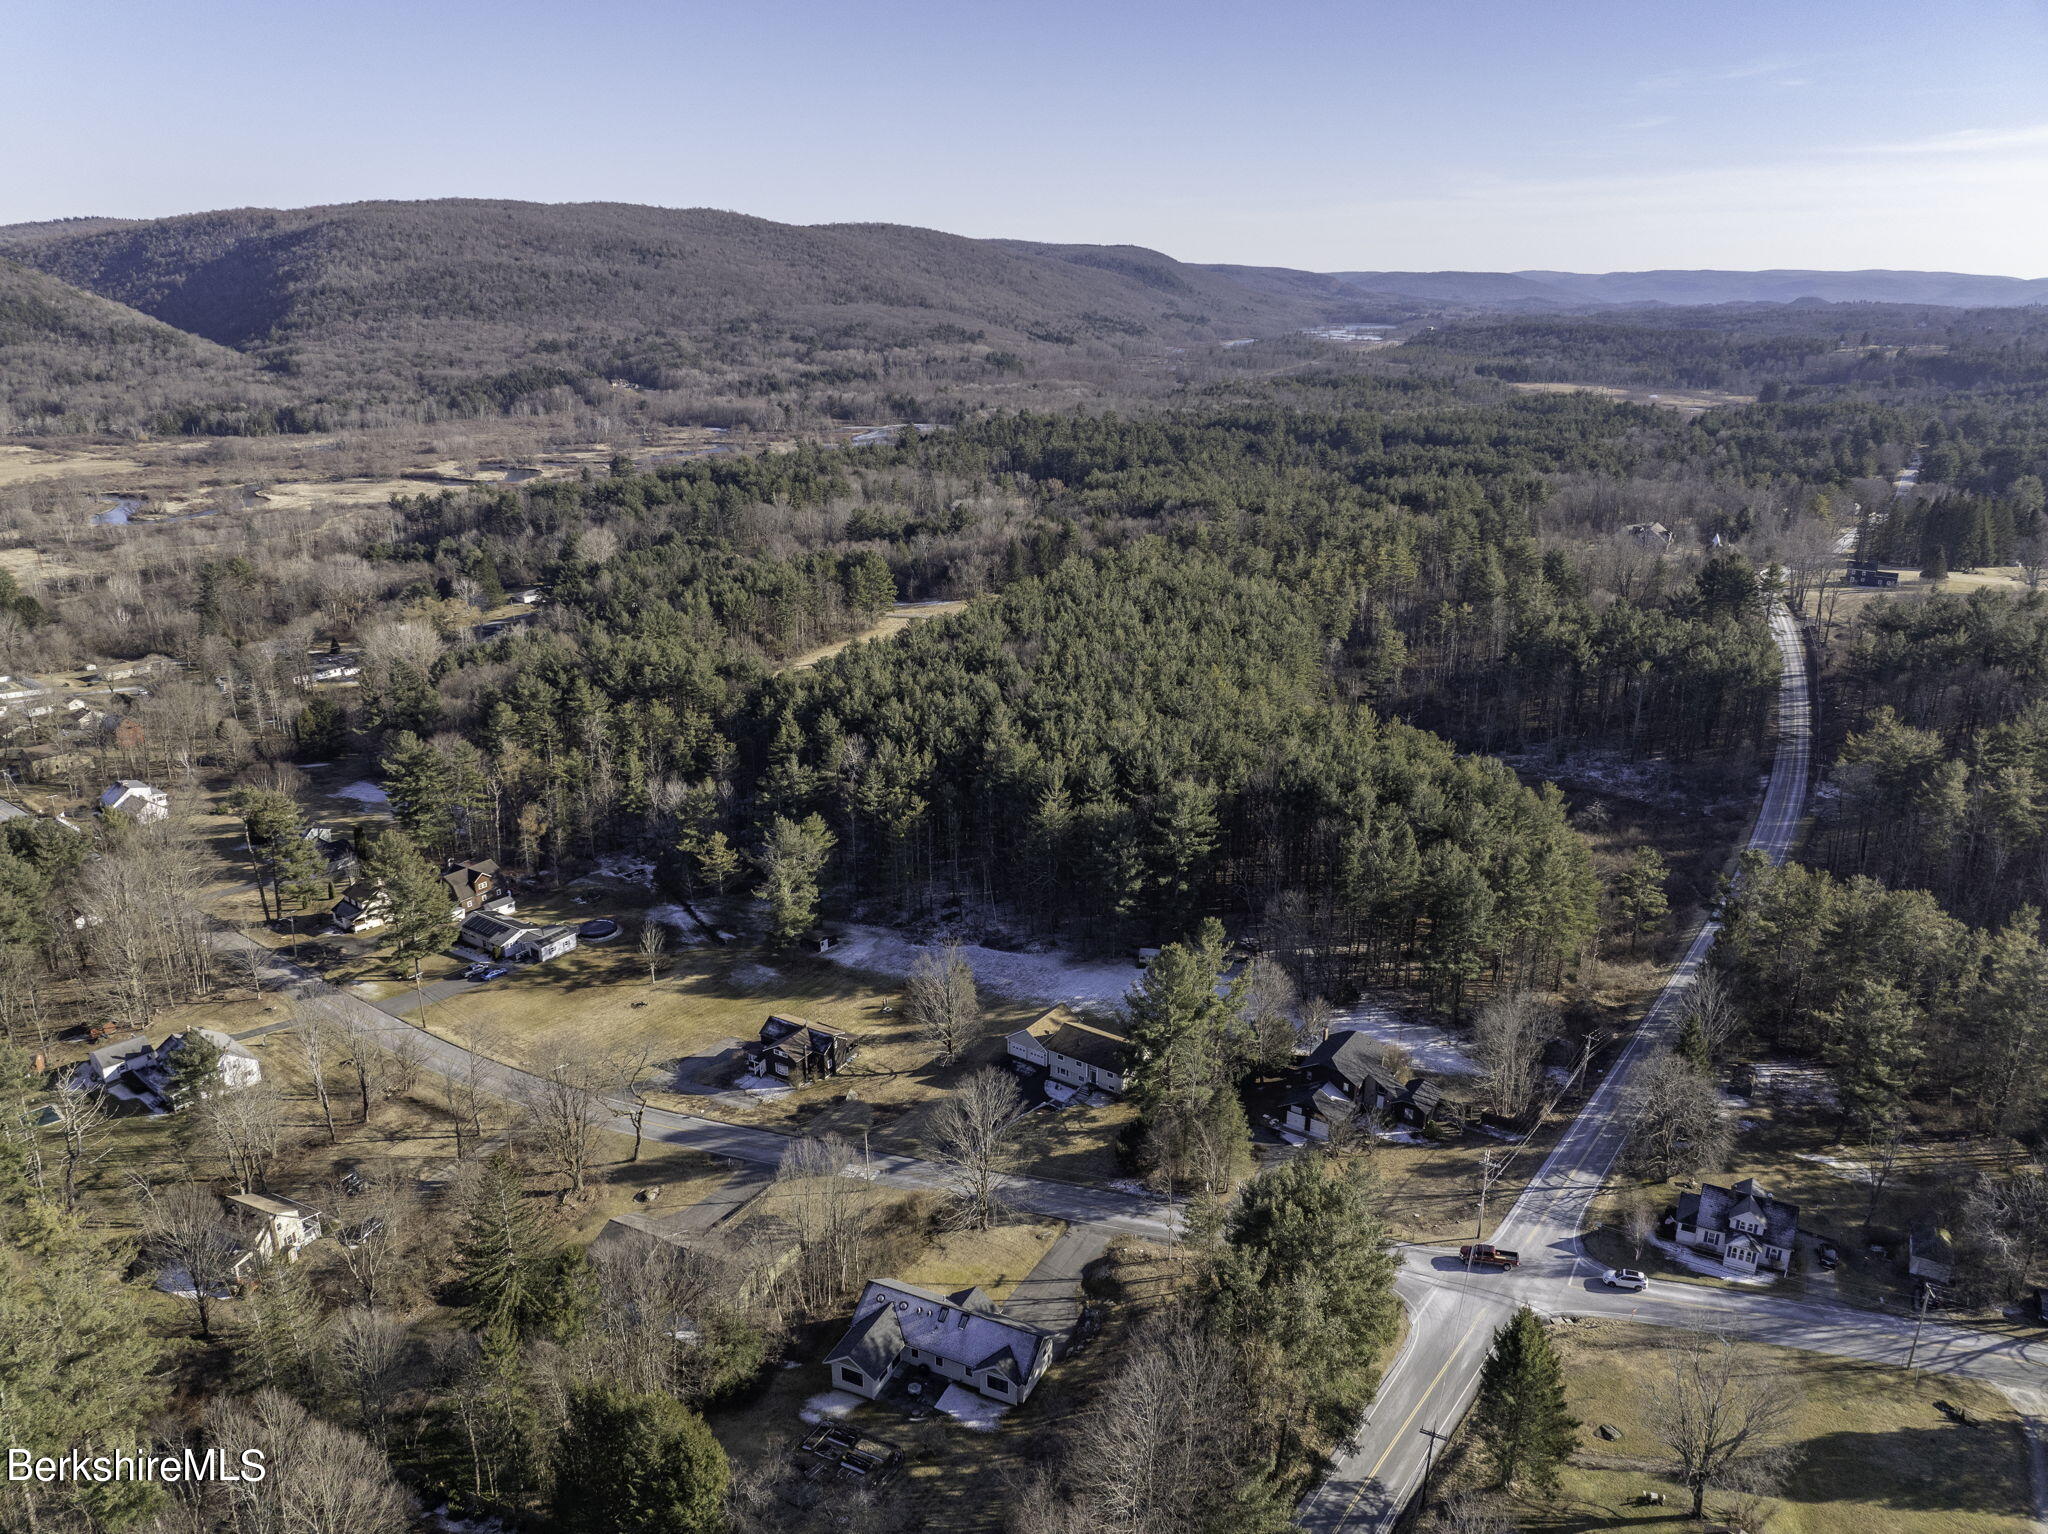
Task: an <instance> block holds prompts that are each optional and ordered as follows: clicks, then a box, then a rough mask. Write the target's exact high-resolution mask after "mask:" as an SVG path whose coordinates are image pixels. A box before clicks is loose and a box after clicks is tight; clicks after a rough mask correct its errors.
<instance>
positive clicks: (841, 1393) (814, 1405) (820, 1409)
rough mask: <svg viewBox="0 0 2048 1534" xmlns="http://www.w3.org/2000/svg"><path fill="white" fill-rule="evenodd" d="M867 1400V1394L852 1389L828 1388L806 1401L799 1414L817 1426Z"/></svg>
mask: <svg viewBox="0 0 2048 1534" xmlns="http://www.w3.org/2000/svg"><path fill="white" fill-rule="evenodd" d="M865 1400H866V1397H865V1396H857V1395H855V1394H854V1393H853V1392H852V1391H851V1390H828V1391H826V1392H825V1393H824V1394H823V1395H815V1396H812V1397H811V1398H810V1399H809V1400H808V1401H806V1402H804V1404H803V1406H802V1408H801V1409H800V1410H799V1411H798V1412H797V1416H799V1417H801V1418H802V1419H803V1420H804V1421H806V1422H808V1423H810V1424H811V1426H813V1427H816V1426H818V1424H820V1423H822V1422H832V1421H836V1420H837V1419H838V1418H840V1417H843V1416H845V1415H846V1414H847V1413H848V1412H850V1411H852V1410H853V1409H854V1408H855V1407H856V1406H859V1405H861V1404H862V1403H863V1402H864V1401H865Z"/></svg>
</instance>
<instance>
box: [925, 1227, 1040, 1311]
mask: <svg viewBox="0 0 2048 1534" xmlns="http://www.w3.org/2000/svg"><path fill="white" fill-rule="evenodd" d="M1065 1229H1066V1226H1064V1225H1062V1224H1061V1223H1059V1222H1058V1221H1057V1220H1052V1221H1043V1220H1041V1221H1027V1222H1024V1223H1020V1224H1015V1225H992V1226H990V1227H989V1228H988V1229H987V1230H954V1231H944V1232H941V1233H940V1234H939V1235H938V1236H936V1237H934V1238H933V1240H932V1244H931V1245H930V1246H929V1247H927V1248H926V1249H925V1252H924V1255H922V1256H921V1257H919V1258H918V1259H917V1261H915V1262H914V1263H912V1264H911V1265H910V1267H909V1268H908V1270H906V1271H904V1272H901V1273H898V1274H896V1275H894V1276H895V1277H897V1278H900V1279H902V1280H903V1281H904V1282H905V1283H908V1284H922V1285H924V1286H925V1287H926V1288H928V1289H937V1290H940V1291H943V1292H949V1293H950V1292H951V1291H953V1290H956V1289H966V1288H970V1287H979V1288H981V1289H983V1290H986V1291H987V1293H988V1296H989V1298H990V1299H992V1300H995V1301H996V1302H997V1303H998V1304H1000V1303H1001V1302H1002V1301H1004V1300H1006V1299H1008V1298H1009V1297H1010V1294H1011V1292H1012V1291H1013V1290H1015V1289H1016V1287H1017V1285H1018V1284H1020V1283H1022V1282H1023V1281H1024V1279H1025V1278H1026V1277H1028V1276H1029V1275H1030V1272H1031V1270H1032V1269H1033V1268H1035V1267H1037V1266H1038V1263H1039V1259H1040V1258H1042V1257H1044V1256H1045V1254H1046V1253H1047V1252H1049V1251H1051V1250H1052V1244H1053V1243H1054V1242H1055V1241H1057V1240H1059V1238H1060V1233H1061V1232H1062V1231H1064V1230H1065Z"/></svg>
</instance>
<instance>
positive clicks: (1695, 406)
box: [1508, 383, 1756, 416]
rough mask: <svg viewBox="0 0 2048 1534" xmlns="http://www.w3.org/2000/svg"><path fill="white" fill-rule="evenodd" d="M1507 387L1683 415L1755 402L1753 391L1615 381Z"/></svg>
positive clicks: (1532, 384)
mask: <svg viewBox="0 0 2048 1534" xmlns="http://www.w3.org/2000/svg"><path fill="white" fill-rule="evenodd" d="M1508 387H1509V388H1510V389H1519V390H1521V391H1522V392H1523V393H1525V394H1598V395H1602V396H1604V397H1605V398H1607V399H1612V400H1625V401H1627V402H1628V403H1629V404H1632V405H1656V406H1658V407H1659V408H1660V409H1664V410H1676V411H1677V412H1678V413H1679V414H1680V415H1687V416H1694V415H1699V414H1702V413H1703V412H1705V411H1708V410H1718V409H1720V408H1721V407H1722V406H1724V405H1754V404H1755V403H1756V396H1755V395H1754V394H1723V393H1720V392H1717V391H1715V390H1712V389H1648V388H1640V387H1628V388H1623V387H1621V386H1619V385H1617V384H1582V383H1511V384H1509V385H1508Z"/></svg>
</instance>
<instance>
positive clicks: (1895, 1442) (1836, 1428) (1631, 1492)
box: [1453, 1320, 2032, 1534]
mask: <svg viewBox="0 0 2048 1534" xmlns="http://www.w3.org/2000/svg"><path fill="white" fill-rule="evenodd" d="M1551 1335H1552V1337H1553V1338H1554V1339H1555V1340H1556V1341H1557V1343H1558V1346H1559V1350H1560V1352H1561V1354H1562V1357H1563V1362H1564V1366H1565V1378H1566V1381H1567V1385H1568V1388H1569V1391H1570V1396H1571V1409H1572V1412H1573V1414H1574V1415H1576V1416H1577V1417H1578V1418H1579V1419H1580V1420H1581V1421H1582V1422H1584V1423H1585V1424H1586V1432H1585V1435H1584V1446H1583V1447H1582V1448H1581V1449H1580V1451H1579V1453H1578V1456H1577V1457H1576V1459H1575V1460H1574V1462H1573V1463H1572V1464H1571V1465H1569V1466H1568V1467H1567V1468H1566V1470H1565V1475H1564V1486H1563V1490H1562V1492H1561V1494H1560V1496H1559V1497H1558V1498H1557V1500H1556V1501H1555V1502H1552V1503H1540V1502H1528V1503H1522V1504H1518V1505H1517V1507H1516V1509H1515V1511H1516V1515H1517V1520H1518V1523H1519V1526H1520V1527H1521V1528H1523V1529H1524V1530H1531V1531H1536V1530H1541V1531H1550V1534H1591V1531H1594V1530H1599V1531H1601V1534H1629V1531H1644V1534H1647V1531H1673V1534H1675V1531H1678V1530H1682V1529H1689V1528H1698V1527H1700V1526H1699V1525H1697V1524H1694V1523H1692V1522H1691V1520H1690V1519H1689V1518H1688V1517H1687V1516H1686V1514H1687V1512H1688V1511H1689V1508H1690V1498H1689V1497H1688V1496H1686V1495H1685V1494H1684V1493H1683V1492H1682V1491H1681V1489H1680V1488H1679V1486H1678V1484H1677V1482H1676V1481H1674V1480H1673V1479H1672V1478H1671V1477H1670V1476H1669V1475H1668V1474H1666V1473H1665V1470H1664V1463H1665V1461H1664V1456H1663V1454H1662V1452H1661V1450H1660V1449H1659V1446H1658V1445H1657V1444H1656V1442H1655V1440H1654V1439H1653V1438H1652V1436H1651V1433H1650V1430H1649V1427H1648V1424H1647V1422H1646V1420H1645V1411H1646V1408H1647V1406H1648V1403H1649V1400H1650V1397H1651V1392H1652V1390H1653V1389H1654V1388H1655V1386H1656V1384H1657V1382H1658V1381H1659V1380H1660V1379H1662V1378H1663V1377H1664V1376H1665V1374H1666V1372H1667V1371H1668V1369H1669V1362H1668V1355H1667V1353H1666V1351H1665V1349H1666V1348H1667V1347H1668V1345H1669V1344H1670V1343H1671V1342H1672V1341H1673V1340H1674V1337H1675V1334H1673V1333H1670V1332H1662V1331H1659V1330H1657V1329H1656V1328H1652V1327H1644V1326H1637V1325H1634V1324H1632V1323H1628V1322H1621V1321H1604V1320H1603V1321H1581V1322H1578V1323H1576V1324H1565V1325H1559V1326H1556V1327H1554V1328H1553V1329H1552V1332H1551ZM1757 1352H1758V1354H1759V1356H1760V1358H1761V1359H1762V1360H1763V1361H1764V1363H1765V1366H1766V1367H1767V1368H1769V1369H1770V1370H1771V1371H1772V1372H1773V1373H1776V1374H1782V1375H1785V1376H1789V1377H1791V1378H1792V1379H1793V1380H1794V1381H1796V1383H1797V1385H1798V1387H1799V1389H1800V1391H1801V1392H1802V1395H1803V1400H1802V1403H1801V1405H1800V1407H1799V1410H1798V1413H1797V1415H1796V1416H1795V1418H1794V1420H1793V1429H1792V1437H1793V1439H1794V1441H1795V1442H1796V1443H1797V1444H1798V1446H1799V1459H1798V1462H1797V1464H1796V1466H1795V1468H1794V1469H1793V1471H1792V1474H1791V1475H1790V1477H1789V1478H1788V1479H1787V1481H1786V1484H1785V1487H1784V1490H1783V1493H1782V1495H1780V1496H1778V1497H1775V1498H1772V1499H1770V1500H1768V1501H1767V1502H1766V1503H1765V1504H1764V1514H1763V1516H1762V1517H1760V1518H1758V1519H1756V1520H1755V1521H1753V1522H1751V1523H1749V1524H1748V1525H1747V1526H1748V1527H1750V1528H1752V1529H1758V1530H1763V1529H1768V1530H1770V1531H1771V1534H2027V1531H2028V1530H2029V1529H2030V1528H2031V1527H2032V1525H2031V1524H2030V1523H2029V1522H2028V1519H2027V1513H2028V1510H2029V1508H2030V1506H2031V1500H2030V1499H2031V1492H2030V1488H2029V1480H2028V1472H2027V1451H2026V1446H2025V1442H2024V1438H2023V1433H2022V1429H2021V1426H2020V1419H2019V1417H2018V1415H2017V1414H2016V1413H2015V1412H2014V1411H2013V1409H2012V1407H2011V1406H2010V1405H2009V1404H2008V1403H2007V1402H2006V1400H2005V1398H2004V1397H2003V1396H2001V1395H1999V1394H1998V1393H1997V1392H1996V1391H1993V1390H1991V1389H1989V1388H1987V1387H1985V1386H1982V1385H1978V1384H1975V1383H1973V1382H1971V1381H1968V1380H1960V1379H1956V1378H1954V1377H1953V1376H1950V1377H1944V1378H1939V1379H1937V1378H1936V1377H1934V1376H1932V1375H1929V1374H1924V1373H1913V1372H1909V1371H1906V1370H1903V1369H1890V1368H1884V1367H1881V1366H1879V1365H1876V1364H1866V1363H1858V1362H1854V1361H1851V1360H1846V1359H1839V1358H1829V1357H1826V1356H1824V1355H1822V1354H1819V1353H1803V1352H1798V1351H1795V1350H1793V1349H1790V1348H1759V1349H1758V1350H1757ZM1937 1399H1940V1400H1946V1401H1949V1402H1952V1403H1954V1404H1956V1405H1958V1406H1961V1407H1964V1408H1966V1409H1967V1410H1968V1411H1969V1412H1970V1414H1971V1415H1972V1416H1974V1417H1976V1418H1977V1419H1978V1420H1979V1424H1980V1425H1978V1426H1975V1427H1959V1426H1955V1425H1953V1424H1951V1423H1950V1422H1949V1421H1948V1420H1947V1419H1946V1418H1945V1417H1943V1416H1942V1415H1941V1413H1939V1412H1938V1411H1936V1410H1935V1408H1934V1402H1935V1401H1936V1400H1937ZM1602 1423H1607V1424H1611V1425H1613V1426H1615V1427H1618V1428H1620V1429H1621V1432H1622V1436H1621V1438H1620V1439H1619V1440H1617V1441H1615V1442H1613V1443H1608V1442H1605V1441H1603V1440H1601V1439H1599V1438H1596V1437H1594V1436H1593V1435H1592V1429H1593V1428H1594V1427H1595V1426H1597V1425H1599V1424H1602ZM1453 1474H1454V1477H1459V1478H1463V1479H1464V1480H1466V1481H1467V1482H1469V1481H1471V1480H1473V1479H1476V1478H1477V1467H1476V1466H1475V1465H1473V1464H1472V1463H1471V1462H1470V1461H1469V1460H1465V1461H1464V1462H1463V1463H1461V1464H1459V1466H1458V1467H1457V1469H1456V1470H1455V1471H1454V1472H1453ZM1646 1491H1661V1492H1662V1493H1663V1494H1664V1496H1665V1499H1666V1505H1665V1506H1663V1507H1657V1508H1643V1507H1638V1506H1636V1505H1635V1499H1636V1498H1637V1497H1638V1496H1639V1495H1640V1494H1642V1493H1643V1492H1646ZM1720 1500H1721V1499H1718V1498H1714V1497H1709V1499H1708V1508H1709V1511H1710V1512H1711V1511H1713V1509H1714V1508H1715V1506H1716V1504H1717V1502H1719V1501H1720Z"/></svg>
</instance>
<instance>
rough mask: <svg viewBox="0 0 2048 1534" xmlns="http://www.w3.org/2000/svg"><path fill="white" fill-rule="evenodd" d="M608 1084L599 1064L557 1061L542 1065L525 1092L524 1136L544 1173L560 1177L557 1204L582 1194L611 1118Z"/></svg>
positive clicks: (521, 1110) (521, 1122)
mask: <svg viewBox="0 0 2048 1534" xmlns="http://www.w3.org/2000/svg"><path fill="white" fill-rule="evenodd" d="M610 1085H611V1081H610V1079H609V1074H608V1072H607V1071H606V1070H605V1068H604V1066H603V1064H602V1063H601V1062H598V1063H593V1062H591V1061H588V1060H583V1059H580V1058H570V1059H561V1058H557V1059H554V1060H550V1061H546V1062H543V1064H542V1065H541V1068H540V1069H538V1070H537V1071H535V1072H534V1074H533V1076H532V1078H531V1079H529V1080H528V1081H527V1083H526V1084H525V1088H524V1090H523V1092H522V1093H521V1097H520V1104H519V1133H520V1136H521V1138H522V1139H524V1140H525V1141H526V1143H527V1144H528V1145H529V1146H531V1147H532V1150H533V1155H534V1159H535V1160H536V1161H537V1162H538V1163H539V1165H540V1167H541V1169H542V1170H544V1171H548V1172H552V1173H554V1174H555V1175H556V1176H558V1177H560V1178H561V1179H562V1186H561V1188H560V1190H559V1191H558V1192H557V1194H556V1201H557V1202H558V1203H561V1204H566V1203H568V1201H569V1200H570V1199H571V1198H575V1197H580V1196H581V1195H582V1193H583V1189H584V1185H585V1183H586V1182H587V1181H588V1179H589V1176H590V1167H591V1164H592V1163H593V1162H594V1161H595V1160H596V1159H597V1137H598V1135H599V1134H600V1133H601V1132H602V1131H603V1129H604V1127H605V1125H606V1124H607V1123H608V1122H609V1121H610V1119H611V1117H612V1110H611V1109H610V1108H609V1107H607V1106H606V1104H605V1100H604V1093H605V1090H606V1089H607V1088H608V1087H609V1086H610Z"/></svg>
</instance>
